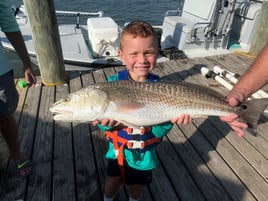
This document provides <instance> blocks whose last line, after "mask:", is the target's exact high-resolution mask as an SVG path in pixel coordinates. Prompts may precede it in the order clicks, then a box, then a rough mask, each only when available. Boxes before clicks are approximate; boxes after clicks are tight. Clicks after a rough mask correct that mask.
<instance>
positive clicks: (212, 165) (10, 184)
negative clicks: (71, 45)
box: [0, 54, 268, 201]
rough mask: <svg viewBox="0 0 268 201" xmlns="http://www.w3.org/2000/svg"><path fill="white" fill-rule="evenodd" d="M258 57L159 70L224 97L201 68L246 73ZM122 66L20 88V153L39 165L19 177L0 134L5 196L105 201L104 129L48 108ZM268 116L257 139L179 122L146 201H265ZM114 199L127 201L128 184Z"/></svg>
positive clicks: (24, 200) (205, 123)
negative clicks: (56, 117)
mask: <svg viewBox="0 0 268 201" xmlns="http://www.w3.org/2000/svg"><path fill="white" fill-rule="evenodd" d="M252 62H253V59H251V58H248V57H246V56H244V55H241V54H228V55H221V56H214V57H206V58H196V59H182V60H176V61H168V62H164V63H160V64H158V66H157V68H156V69H155V70H154V73H156V74H158V75H160V76H161V77H163V79H166V80H185V81H187V82H193V83H199V84H200V85H205V86H209V87H211V88H213V89H216V90H218V91H220V92H221V93H223V94H226V93H227V92H228V91H227V89H225V88H223V87H222V86H220V85H219V84H218V83H217V82H216V81H215V80H209V79H206V78H205V77H204V76H202V75H201V74H200V68H201V67H202V66H204V65H206V66H207V67H208V68H210V69H212V68H213V67H214V66H215V65H218V66H220V67H223V68H226V69H229V70H232V71H234V72H236V73H240V74H242V73H243V72H244V71H245V70H246V69H247V68H248V67H249V66H250V64H251V63H252ZM122 69H124V67H111V68H105V69H102V70H96V71H93V72H81V73H79V72H71V73H70V74H69V76H70V82H69V84H66V85H58V86H55V87H48V86H37V87H36V88H18V90H19V93H20V102H19V106H18V108H17V112H16V114H15V115H16V118H17V121H18V124H19V132H20V134H19V135H20V143H21V148H22V151H23V152H24V153H25V154H26V155H27V156H29V157H30V158H31V159H32V161H33V163H34V170H33V175H32V176H30V177H29V178H28V179H22V178H21V177H19V176H18V174H17V173H16V170H15V169H14V163H13V162H12V161H10V159H9V158H8V155H9V154H8V150H7V148H6V146H5V143H4V141H3V140H2V139H1V144H0V146H1V148H0V185H1V186H0V190H1V191H0V200H1V201H15V200H16V201H90V200H92V201H101V200H102V197H103V195H102V190H103V185H104V181H105V176H106V160H105V158H104V154H105V152H106V147H107V142H106V140H105V137H104V135H103V133H101V132H100V131H99V130H98V129H97V128H96V127H93V126H91V125H89V124H71V123H62V122H54V121H53V119H52V114H51V113H50V112H49V107H50V106H51V104H52V103H53V102H55V101H56V100H58V99H60V98H62V97H64V96H66V95H67V94H68V93H70V92H73V91H75V90H77V89H80V88H82V87H84V86H86V85H88V84H91V83H95V82H101V81H106V80H107V77H109V76H110V75H112V74H114V73H115V72H116V71H119V70H122ZM15 81H16V82H17V81H18V80H15ZM265 89H266V90H267V88H265ZM178 98H179V97H178ZM267 121H268V120H267V118H265V117H262V118H261V122H260V124H259V127H258V131H259V133H260V135H259V136H258V137H254V136H252V135H250V134H246V136H245V137H244V138H239V137H238V136H237V135H236V134H235V133H234V132H233V131H232V130H231V129H230V127H229V126H228V125H227V124H225V123H223V122H221V121H220V120H219V119H218V118H212V117H209V118H208V119H195V120H194V121H193V123H192V124H189V125H180V126H177V125H175V126H174V127H173V129H172V131H171V132H170V133H169V134H168V135H167V136H166V137H164V139H163V142H162V143H161V144H160V145H159V146H158V147H157V155H158V158H159V167H157V168H156V169H155V171H154V172H153V182H152V184H150V185H148V186H147V187H146V188H145V191H144V194H143V200H145V201H177V200H178V201H203V200H204V201H229V200H232V201H252V200H258V201H267V200H268V122H267ZM0 138H1V137H0ZM116 200H120V201H125V200H127V193H126V189H125V188H124V187H122V188H121V190H120V192H119V193H118V196H117V198H116Z"/></svg>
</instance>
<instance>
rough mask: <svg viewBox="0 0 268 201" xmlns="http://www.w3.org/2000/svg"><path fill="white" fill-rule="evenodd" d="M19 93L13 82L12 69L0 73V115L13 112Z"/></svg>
mask: <svg viewBox="0 0 268 201" xmlns="http://www.w3.org/2000/svg"><path fill="white" fill-rule="evenodd" d="M18 102H19V94H18V91H17V89H16V87H15V84H14V76H13V71H9V72H7V73H5V74H4V75H0V117H4V116H6V115H10V114H12V113H14V112H15V110H16V108H17V106H18Z"/></svg>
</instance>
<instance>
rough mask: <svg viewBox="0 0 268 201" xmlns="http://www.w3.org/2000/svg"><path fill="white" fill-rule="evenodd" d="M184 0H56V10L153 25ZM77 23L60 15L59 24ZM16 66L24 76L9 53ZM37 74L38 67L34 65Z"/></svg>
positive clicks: (18, 74)
mask: <svg viewBox="0 0 268 201" xmlns="http://www.w3.org/2000/svg"><path fill="white" fill-rule="evenodd" d="M0 1H1V0H0ZM10 2H11V3H12V4H13V5H15V6H20V5H22V4H23V1H22V0H10ZM180 2H183V0H161V1H159V0H146V1H144V0H131V1H126V0H54V5H55V9H56V10H64V11H80V12H98V11H103V12H104V16H109V17H112V18H113V19H114V20H115V21H116V23H117V24H118V25H119V26H123V25H124V24H125V23H126V22H130V21H132V20H136V19H139V20H144V21H147V22H149V23H150V24H152V25H162V23H163V19H164V15H165V13H166V12H167V11H168V10H176V9H178V7H179V5H180ZM63 23H65V24H66V23H72V24H74V23H76V18H75V17H73V18H70V17H60V18H58V24H63ZM80 23H81V24H86V18H81V20H80ZM9 58H10V61H11V63H12V65H13V68H14V75H15V77H23V71H22V63H21V61H20V59H18V57H17V55H16V54H13V53H11V54H9ZM34 70H35V72H36V74H38V67H37V66H34Z"/></svg>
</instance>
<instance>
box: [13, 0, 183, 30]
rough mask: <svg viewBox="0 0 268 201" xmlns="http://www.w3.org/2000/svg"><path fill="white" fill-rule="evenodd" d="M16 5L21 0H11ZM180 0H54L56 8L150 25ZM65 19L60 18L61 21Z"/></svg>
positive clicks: (122, 21)
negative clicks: (99, 14)
mask: <svg viewBox="0 0 268 201" xmlns="http://www.w3.org/2000/svg"><path fill="white" fill-rule="evenodd" d="M11 2H12V3H13V4H14V5H16V6H18V5H21V4H23V1H22V0H11ZM179 2H180V0H161V1H159V0H146V1H144V0H131V1H126V0H54V5H55V9H56V10H66V11H83V12H98V11H100V10H101V11H103V12H104V15H105V16H109V17H112V18H113V19H114V20H115V21H116V22H117V23H118V25H120V26H123V25H124V23H125V22H130V21H132V20H135V19H140V20H144V21H147V22H149V23H151V24H152V25H161V24H162V22H163V19H164V15H165V13H166V12H167V11H168V10H176V9H177V8H178V7H179ZM64 20H65V21H66V19H60V21H59V23H63V21H64Z"/></svg>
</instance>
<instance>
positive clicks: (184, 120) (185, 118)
mask: <svg viewBox="0 0 268 201" xmlns="http://www.w3.org/2000/svg"><path fill="white" fill-rule="evenodd" d="M171 123H173V124H176V123H177V124H189V123H192V118H191V117H190V115H188V114H181V115H180V116H178V117H175V118H173V119H172V120H171Z"/></svg>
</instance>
